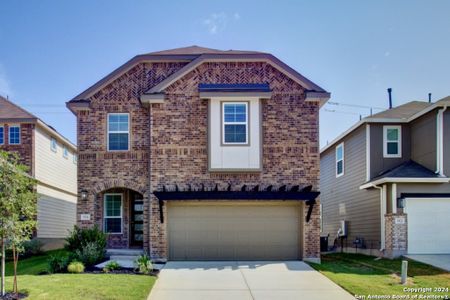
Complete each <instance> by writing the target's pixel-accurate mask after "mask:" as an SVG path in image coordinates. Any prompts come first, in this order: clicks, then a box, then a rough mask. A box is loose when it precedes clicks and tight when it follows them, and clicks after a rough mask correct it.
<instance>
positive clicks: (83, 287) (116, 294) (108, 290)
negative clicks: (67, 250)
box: [6, 250, 156, 300]
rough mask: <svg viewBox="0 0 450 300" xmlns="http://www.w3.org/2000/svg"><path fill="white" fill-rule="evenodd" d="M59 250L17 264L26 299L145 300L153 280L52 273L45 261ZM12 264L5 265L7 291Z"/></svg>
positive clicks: (20, 285) (119, 275) (10, 284)
mask: <svg viewBox="0 0 450 300" xmlns="http://www.w3.org/2000/svg"><path fill="white" fill-rule="evenodd" d="M60 251H61V250H56V251H50V252H47V253H46V254H45V255H42V256H35V257H31V258H28V259H24V260H22V261H19V267H18V274H19V276H18V286H19V291H20V292H21V293H26V294H28V298H27V299H58V300H63V299H147V296H148V294H149V293H150V290H151V288H152V286H153V284H154V283H155V280H156V278H155V277H153V276H144V275H128V274H52V275H38V274H40V273H42V272H45V271H46V270H47V259H48V257H49V256H50V255H52V254H56V253H58V252H60ZM12 270H13V268H12V262H8V263H7V265H6V276H7V277H6V288H7V291H10V290H11V289H12V282H13V277H12Z"/></svg>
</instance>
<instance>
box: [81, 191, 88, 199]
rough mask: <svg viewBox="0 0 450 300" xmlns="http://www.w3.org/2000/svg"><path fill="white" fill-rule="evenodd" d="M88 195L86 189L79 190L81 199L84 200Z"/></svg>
mask: <svg viewBox="0 0 450 300" xmlns="http://www.w3.org/2000/svg"><path fill="white" fill-rule="evenodd" d="M87 197H88V191H86V190H81V200H83V201H86V200H87Z"/></svg>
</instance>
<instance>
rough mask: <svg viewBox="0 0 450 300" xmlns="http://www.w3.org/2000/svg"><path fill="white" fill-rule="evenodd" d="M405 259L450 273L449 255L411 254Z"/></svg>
mask: <svg viewBox="0 0 450 300" xmlns="http://www.w3.org/2000/svg"><path fill="white" fill-rule="evenodd" d="M405 256H406V257H407V258H410V259H412V260H416V261H418V262H422V263H424V264H428V265H431V266H433V267H436V268H439V269H442V270H445V271H448V272H450V254H411V255H405Z"/></svg>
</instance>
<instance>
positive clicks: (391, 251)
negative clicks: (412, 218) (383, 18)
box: [384, 214, 408, 258]
mask: <svg viewBox="0 0 450 300" xmlns="http://www.w3.org/2000/svg"><path fill="white" fill-rule="evenodd" d="M384 218H385V222H386V237H385V238H386V244H385V248H386V249H385V252H384V255H385V256H387V257H389V258H394V257H398V256H401V255H404V254H406V250H407V247H408V232H407V230H408V219H407V215H406V214H386V215H385V217H384ZM396 220H397V223H399V224H396Z"/></svg>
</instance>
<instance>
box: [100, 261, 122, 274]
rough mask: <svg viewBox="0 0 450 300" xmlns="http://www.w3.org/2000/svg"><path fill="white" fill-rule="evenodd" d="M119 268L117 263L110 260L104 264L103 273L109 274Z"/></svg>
mask: <svg viewBox="0 0 450 300" xmlns="http://www.w3.org/2000/svg"><path fill="white" fill-rule="evenodd" d="M120 268H122V266H121V265H119V263H118V262H117V261H115V260H112V261H110V262H109V263H107V264H106V266H105V267H104V268H103V272H105V273H109V272H111V271H114V270H119V269H120Z"/></svg>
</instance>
